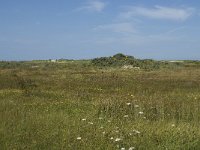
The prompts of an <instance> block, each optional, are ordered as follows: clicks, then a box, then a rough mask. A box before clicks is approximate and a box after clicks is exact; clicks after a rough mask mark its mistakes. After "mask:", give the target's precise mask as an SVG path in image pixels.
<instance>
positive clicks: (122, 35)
mask: <svg viewBox="0 0 200 150" xmlns="http://www.w3.org/2000/svg"><path fill="white" fill-rule="evenodd" d="M118 52H121V53H124V54H127V55H133V56H135V57H137V58H153V59H170V60H173V59H199V60H200V0H0V60H32V59H58V58H66V59H86V58H94V57H100V56H110V55H113V54H116V53H118Z"/></svg>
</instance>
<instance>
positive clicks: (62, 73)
mask: <svg viewBox="0 0 200 150" xmlns="http://www.w3.org/2000/svg"><path fill="white" fill-rule="evenodd" d="M125 59H126V60H125ZM119 60H120V61H119ZM147 62H148V63H147ZM145 63H147V64H151V65H149V66H150V67H145V66H148V65H145ZM156 64H157V65H156ZM124 65H133V66H134V67H140V68H141V69H139V70H135V69H123V68H122V67H123V66H124ZM155 66H158V67H155ZM161 66H162V67H161ZM199 77H200V64H199V62H198V61H184V62H167V61H166V62H161V61H159V62H158V61H153V60H138V59H135V58H134V57H131V56H125V55H123V54H122V55H121V54H118V55H115V56H113V57H108V58H99V59H94V60H91V61H88V60H87V61H72V60H68V61H66V60H62V61H61V60H60V61H58V62H50V61H30V62H0V119H1V121H0V149H2V150H3V149H26V150H27V149H68V150H79V149H80V150H82V149H83V150H90V149H91V150H94V149H95V150H98V149H99V150H100V149H101V150H102V149H108V150H116V149H119V150H124V149H125V150H133V149H136V150H138V149H141V150H143V149H144V150H146V149H148V150H151V149H152V150H162V149H163V150H166V149H169V150H171V149H177V150H179V149H186V150H187V149H188V150H190V149H197V150H198V149H200V140H199V139H200V128H199V123H200V108H199V106H200V92H199V91H200V78H199Z"/></svg>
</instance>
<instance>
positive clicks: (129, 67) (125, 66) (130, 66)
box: [122, 65, 134, 69]
mask: <svg viewBox="0 0 200 150" xmlns="http://www.w3.org/2000/svg"><path fill="white" fill-rule="evenodd" d="M122 68H123V69H133V68H134V67H133V66H132V65H124V66H123V67H122Z"/></svg>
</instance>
